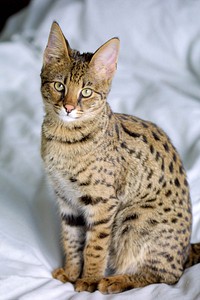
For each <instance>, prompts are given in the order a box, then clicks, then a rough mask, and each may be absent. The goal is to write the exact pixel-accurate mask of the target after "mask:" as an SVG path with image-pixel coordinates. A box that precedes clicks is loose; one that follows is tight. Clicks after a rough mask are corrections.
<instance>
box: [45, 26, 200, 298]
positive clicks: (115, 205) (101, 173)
mask: <svg viewBox="0 0 200 300" xmlns="http://www.w3.org/2000/svg"><path fill="white" fill-rule="evenodd" d="M118 53H119V39H118V38H112V39H110V40H109V41H107V42H106V43H105V44H103V45H102V46H101V47H100V48H99V49H98V50H97V51H96V52H95V53H94V54H92V53H83V54H80V53H79V52H78V51H76V50H72V49H71V48H70V45H69V43H68V41H67V40H66V39H65V37H64V35H63V33H62V31H61V29H60V27H59V25H58V23H56V22H54V23H53V24H52V27H51V31H50V35H49V39H48V44H47V47H46V49H45V52H44V59H43V67H42V71H41V79H42V84H41V92H42V96H43V101H44V108H45V116H44V121H43V125H42V145H41V155H42V158H43V161H44V165H45V168H46V171H47V173H48V175H49V178H50V181H51V183H52V185H53V188H54V191H55V195H56V197H57V202H58V206H59V211H60V216H61V226H62V242H63V249H64V253H65V255H66V262H65V265H64V267H63V268H58V269H56V270H55V271H54V272H53V273H52V274H53V277H54V278H56V279H59V280H61V281H62V282H71V283H74V285H75V290H76V291H78V292H80V291H89V292H93V291H95V290H97V289H98V290H99V291H100V292H102V293H103V294H112V293H119V292H123V291H126V290H128V289H132V288H138V287H144V286H146V285H149V284H153V283H166V284H174V283H176V282H177V281H178V280H179V278H180V277H181V275H182V274H183V271H184V269H185V268H186V267H189V266H191V265H192V264H195V263H198V262H200V244H193V245H191V244H190V237H191V222H192V217H191V204H190V195H189V187H188V182H187V179H186V174H185V170H184V168H183V165H182V162H181V159H180V157H179V155H178V153H177V151H176V149H175V148H174V146H173V145H172V143H171V142H170V140H169V138H168V137H167V135H166V134H165V133H164V132H163V131H162V130H161V129H160V128H159V127H158V126H156V125H155V124H153V123H151V122H148V121H144V120H142V119H139V118H137V117H133V116H130V115H126V114H119V113H113V112H112V110H111V108H110V106H109V104H108V103H107V96H108V93H109V91H110V87H111V82H112V79H113V76H114V74H115V71H116V66H117V59H118ZM108 270H109V271H108ZM109 272H110V273H109Z"/></svg>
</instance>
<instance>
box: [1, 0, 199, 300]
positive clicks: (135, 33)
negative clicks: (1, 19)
mask: <svg viewBox="0 0 200 300" xmlns="http://www.w3.org/2000/svg"><path fill="white" fill-rule="evenodd" d="M199 15H200V1H197V0H196V1H195V0H190V1H184V0H166V1H164V0H163V1H162V0H148V1H138V0H57V1H54V0H42V1H41V0H33V1H32V2H31V4H30V5H29V7H28V8H26V9H25V10H24V11H22V12H20V13H19V14H18V15H16V16H14V17H12V18H11V19H10V20H9V22H8V23H7V26H6V28H5V30H4V31H3V33H2V34H1V39H0V300H15V299H20V300H66V299H80V300H86V299H95V300H100V299H116V300H117V299H126V300H128V299H134V300H137V299H140V300H141V299H145V300H155V299H162V300H163V299H167V300H168V299H176V300H178V299H181V300H183V299H188V300H194V299H200V264H199V265H196V266H193V267H191V268H189V269H187V270H186V271H185V272H184V274H183V276H182V277H181V279H180V281H179V282H178V283H177V284H176V285H174V286H168V285H166V284H154V285H150V286H148V287H145V288H141V289H133V290H130V291H127V292H124V293H121V294H118V295H110V296H104V295H102V294H100V293H99V292H98V291H96V292H95V293H93V294H90V293H87V292H84V293H76V292H75V291H74V288H73V286H72V284H70V283H67V284H62V283H61V282H59V281H57V280H55V279H53V278H52V277H51V271H52V270H53V269H54V268H55V267H58V266H60V265H61V264H62V252H61V249H60V246H59V217H58V214H57V208H56V205H55V197H54V194H53V192H52V190H51V188H50V187H49V186H48V183H47V180H46V176H45V173H44V169H43V166H42V161H41V158H40V128H41V122H42V116H43V107H42V106H43V105H42V100H41V95H40V77H39V75H40V69H41V65H42V52H43V50H44V47H45V45H46V43H47V38H48V34H49V30H50V26H51V23H52V21H53V20H56V21H58V22H59V24H60V26H61V28H62V29H63V32H64V33H65V35H66V37H67V39H68V40H69V42H70V44H71V46H72V47H73V48H75V49H79V50H80V51H81V52H83V51H85V52H87V51H95V50H96V49H97V48H98V47H99V46H100V45H101V44H103V43H104V42H105V41H107V40H108V39H109V38H111V37H113V36H118V37H119V38H120V40H121V52H120V58H119V64H118V72H117V74H116V77H115V79H114V82H113V88H112V91H111V93H110V96H109V102H110V104H111V106H112V108H113V110H115V111H118V112H126V113H129V114H135V115H137V116H139V117H141V118H145V119H148V120H151V121H153V122H155V123H157V124H158V125H160V126H161V127H162V128H163V129H164V130H165V131H166V132H167V133H168V134H169V136H170V138H171V140H172V141H173V143H174V145H175V146H176V148H177V149H178V151H179V152H180V154H181V157H182V159H183V162H184V165H185V168H186V170H187V174H188V180H189V183H190V187H191V199H192V204H193V215H194V218H193V233H192V241H193V242H198V241H200V228H199V225H200V16H199Z"/></svg>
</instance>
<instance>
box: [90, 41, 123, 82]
mask: <svg viewBox="0 0 200 300" xmlns="http://www.w3.org/2000/svg"><path fill="white" fill-rule="evenodd" d="M119 45H120V42H119V39H118V38H112V39H110V40H109V41H107V42H106V43H105V44H103V45H102V46H101V47H100V48H99V49H97V51H96V52H95V53H94V55H93V57H92V59H91V61H90V64H89V66H90V69H91V70H92V72H93V73H95V75H97V76H98V77H101V78H105V79H112V77H113V76H114V73H115V71H116V68H117V60H118V54H119Z"/></svg>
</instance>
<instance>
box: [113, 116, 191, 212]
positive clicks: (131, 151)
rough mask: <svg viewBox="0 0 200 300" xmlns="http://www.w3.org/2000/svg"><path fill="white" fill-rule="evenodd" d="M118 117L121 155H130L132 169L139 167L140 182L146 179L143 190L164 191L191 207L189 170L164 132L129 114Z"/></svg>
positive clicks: (145, 191)
mask: <svg viewBox="0 0 200 300" xmlns="http://www.w3.org/2000/svg"><path fill="white" fill-rule="evenodd" d="M115 119H116V123H117V129H116V130H117V131H118V132H119V135H120V141H119V145H120V148H121V151H122V155H124V157H128V160H129V161H128V164H127V165H128V168H129V169H130V170H131V169H132V166H133V172H134V167H136V168H137V171H136V172H135V174H133V175H134V176H135V175H136V174H137V178H138V182H140V180H142V181H143V186H144V193H145V194H147V193H148V192H150V191H151V195H152V194H156V193H161V194H164V197H165V198H167V199H169V201H170V202H173V204H176V205H177V206H180V207H181V206H182V205H183V206H185V205H184V204H186V207H188V205H189V189H188V183H187V179H186V173H185V170H184V167H183V164H182V161H181V158H180V156H179V154H178V152H177V151H176V149H175V147H174V146H173V144H172V143H171V141H170V139H169V137H168V136H167V135H166V134H165V132H164V131H163V130H162V129H161V128H159V127H158V126H157V125H155V124H154V123H151V122H148V121H144V120H142V119H139V118H136V117H132V116H129V115H125V114H115ZM130 172H131V171H130ZM133 172H132V173H133ZM130 177H131V175H130ZM135 177H136V176H135ZM136 180H137V179H136Z"/></svg>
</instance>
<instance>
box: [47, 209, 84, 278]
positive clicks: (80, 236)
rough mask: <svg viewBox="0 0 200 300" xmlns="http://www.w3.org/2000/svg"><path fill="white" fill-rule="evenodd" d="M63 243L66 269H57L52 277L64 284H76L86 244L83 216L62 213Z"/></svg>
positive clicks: (80, 271)
mask: <svg viewBox="0 0 200 300" xmlns="http://www.w3.org/2000/svg"><path fill="white" fill-rule="evenodd" d="M61 218H62V242H63V249H64V253H65V256H66V261H65V265H64V268H59V269H56V270H55V271H54V272H53V273H52V275H53V277H54V278H56V279H58V280H60V281H62V282H72V283H74V282H75V281H76V280H77V279H78V278H79V277H80V275H81V273H82V267H83V248H84V243H85V221H84V218H83V217H82V216H81V215H74V214H72V213H71V212H70V210H69V211H68V213H66V212H65V213H64V212H63V211H62V212H61Z"/></svg>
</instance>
